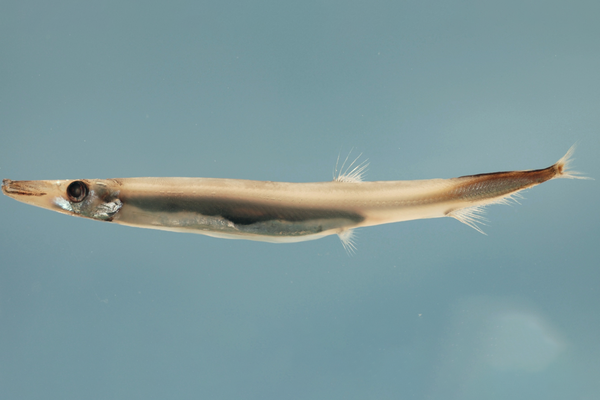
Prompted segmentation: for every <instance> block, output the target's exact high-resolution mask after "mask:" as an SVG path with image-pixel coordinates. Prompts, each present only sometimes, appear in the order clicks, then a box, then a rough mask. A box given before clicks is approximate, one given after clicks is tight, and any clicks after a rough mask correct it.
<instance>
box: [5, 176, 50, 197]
mask: <svg viewBox="0 0 600 400" xmlns="http://www.w3.org/2000/svg"><path fill="white" fill-rule="evenodd" d="M43 186H45V185H40V184H39V181H11V180H10V179H3V180H2V192H3V193H4V194H5V195H7V196H10V197H15V196H45V195H46V194H47V193H46V192H45V191H44V187H43Z"/></svg>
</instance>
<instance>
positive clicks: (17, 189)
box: [2, 179, 63, 210]
mask: <svg viewBox="0 0 600 400" xmlns="http://www.w3.org/2000/svg"><path fill="white" fill-rule="evenodd" d="M62 183H63V182H62V181H11V180H10V179H3V180H2V193H4V194H5V195H7V196H8V197H12V198H13V199H15V200H17V201H20V202H23V203H25V204H30V205H32V206H36V207H42V208H46V209H51V210H55V209H56V206H55V204H54V201H53V200H54V199H55V198H56V197H57V196H60V193H61V186H62Z"/></svg>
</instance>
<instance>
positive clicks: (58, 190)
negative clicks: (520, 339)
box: [2, 146, 589, 253]
mask: <svg viewBox="0 0 600 400" xmlns="http://www.w3.org/2000/svg"><path fill="white" fill-rule="evenodd" d="M574 150H575V146H573V147H571V148H570V149H569V151H568V152H567V153H566V154H565V155H564V156H563V157H562V158H561V159H560V160H558V162H556V163H555V164H553V165H551V166H550V167H548V168H543V169H536V170H523V171H508V172H493V173H484V174H477V175H467V176H461V177H458V178H450V179H427V180H409V181H372V182H368V181H364V180H363V176H364V172H365V170H366V168H367V166H368V163H366V161H363V162H362V163H358V162H357V160H358V158H357V159H355V160H354V161H353V162H352V163H350V165H349V166H348V167H346V168H345V167H344V166H345V164H346V161H347V160H348V157H347V158H346V160H345V161H344V164H342V167H341V168H340V170H339V171H340V172H339V173H338V172H337V171H338V169H337V164H336V169H335V171H336V172H334V179H333V180H332V181H328V182H313V183H296V182H272V181H256V180H243V179H221V178H150V177H148V178H118V179H70V180H33V181H12V180H10V179H4V180H3V181H2V192H3V193H4V194H5V195H7V196H9V197H11V198H13V199H15V200H17V201H20V202H23V203H25V204H29V205H32V206H36V207H41V208H45V209H48V210H52V211H57V212H60V213H63V214H67V215H72V216H76V217H83V218H89V219H93V220H97V221H104V222H110V223H114V224H119V225H126V226H132V227H139V228H149V229H159V230H164V231H173V232H190V233H199V234H203V235H208V236H213V237H217V238H226V239H247V240H257V241H265V242H273V243H292V242H301V241H306V240H313V239H319V238H322V237H325V236H329V235H334V234H337V235H338V236H339V237H340V239H341V241H342V244H343V246H344V248H345V249H346V251H348V252H349V253H353V252H354V251H355V250H356V244H355V236H354V232H355V229H356V228H361V227H368V226H375V225H382V224H388V223H395V222H402V221H410V220H417V219H427V218H440V217H452V218H454V219H456V220H458V221H460V222H462V223H464V224H466V225H468V226H470V227H472V228H474V229H476V230H477V231H479V232H481V233H484V232H483V230H482V229H481V225H482V224H484V220H485V219H484V217H483V213H484V208H485V207H486V206H489V205H492V204H508V203H511V202H512V201H513V200H516V199H517V198H518V197H519V196H520V194H519V192H521V191H523V190H525V189H529V188H531V187H533V186H536V185H539V184H540V183H543V182H546V181H549V180H552V179H557V178H570V179H589V178H588V177H586V176H583V175H582V174H580V173H579V172H576V171H573V170H572V169H571V162H572V160H573V158H572V155H573V152H574ZM338 163H339V157H338ZM336 173H337V175H336ZM484 234H485V233H484Z"/></svg>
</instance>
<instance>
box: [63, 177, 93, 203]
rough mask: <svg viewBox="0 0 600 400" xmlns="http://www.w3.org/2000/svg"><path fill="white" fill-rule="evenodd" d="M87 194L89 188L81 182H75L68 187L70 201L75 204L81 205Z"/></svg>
mask: <svg viewBox="0 0 600 400" xmlns="http://www.w3.org/2000/svg"><path fill="white" fill-rule="evenodd" d="M87 194H88V187H87V185H86V184H85V183H83V182H81V181H73V182H71V184H70V185H69V186H68V187H67V196H69V200H71V201H72V202H73V203H79V202H80V201H83V199H85V196H87Z"/></svg>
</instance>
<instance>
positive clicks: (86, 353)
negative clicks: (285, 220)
mask: <svg viewBox="0 0 600 400" xmlns="http://www.w3.org/2000/svg"><path fill="white" fill-rule="evenodd" d="M598 15H600V3H598V2H597V1H588V2H586V1H568V2H567V1H555V2H551V1H544V2H542V1H497V2H479V1H449V2H442V1H402V2H399V1H386V0H375V1H368V2H366V1H365V2H361V1H335V0H330V1H327V0H323V1H314V0H307V1H297V2H282V1H272V0H267V1H262V0H261V1H252V2H243V1H219V2H208V1H179V2H178V1H174V2H152V1H126V2H123V1H103V2H80V1H53V2H45V1H27V0H25V1H5V2H4V3H3V6H2V13H0V53H1V62H0V121H1V122H0V152H1V153H0V154H1V156H0V177H1V178H10V179H13V180H21V179H24V180H34V179H75V178H114V177H134V176H202V177H222V178H246V179H258V180H274V181H292V182H307V181H326V180H330V179H331V176H332V170H333V167H334V165H335V160H336V158H337V156H338V154H340V153H341V154H342V156H344V155H345V154H347V153H348V151H349V150H350V149H352V148H354V153H353V154H358V153H363V154H364V157H365V158H368V159H369V160H370V163H371V165H370V168H369V171H368V173H367V177H366V178H367V179H368V180H402V179H427V178H450V177H455V176H461V175H467V174H475V173H483V172H493V171H502V170H514V169H534V168H542V167H547V166H548V165H551V164H552V163H554V162H555V161H556V160H558V159H559V158H560V157H561V156H562V155H563V154H564V153H565V152H566V151H567V149H568V148H569V147H570V146H571V145H572V144H573V143H575V142H579V148H578V150H577V152H576V157H577V161H576V163H575V165H576V169H578V170H580V171H583V172H585V173H586V174H587V175H589V176H592V177H595V178H599V177H600V162H599V161H598V159H599V158H598V154H599V150H600V74H599V73H598V71H600V50H599V45H598V43H600V25H599V24H598ZM597 182H598V181H574V180H557V181H552V182H549V183H546V184H544V185H541V186H539V187H536V188H534V189H532V190H530V191H527V192H526V193H525V197H526V199H525V200H524V201H522V202H521V203H522V204H521V205H515V206H512V207H506V206H493V207H490V208H489V209H488V215H487V216H488V218H489V219H490V221H491V223H490V225H488V226H487V227H484V228H485V231H486V232H487V233H488V236H484V235H481V234H479V233H478V232H476V231H475V230H473V229H471V228H469V227H467V226H465V225H463V224H460V223H459V222H457V221H455V220H452V219H449V218H448V219H436V220H423V221H412V222H406V223H401V224H393V225H386V226H380V227H374V228H368V229H362V230H359V231H358V238H357V246H358V252H357V253H356V255H354V256H353V257H349V256H348V255H346V253H345V251H344V249H343V247H342V246H341V244H340V243H339V240H338V238H337V237H335V236H333V237H328V238H325V239H322V240H319V241H312V242H305V243H298V244H268V243H257V242H246V241H233V240H219V239H214V238H209V237H204V236H200V235H189V234H188V235H186V234H176V233H168V232H161V231H152V230H144V229H133V228H128V227H122V226H116V225H111V224H102V223H98V222H95V221H89V220H84V219H80V218H68V217H66V216H64V215H60V214H58V213H52V212H49V211H46V210H42V209H37V208H33V207H28V206H26V205H23V204H21V203H18V202H16V201H14V200H11V199H9V198H8V197H5V196H1V197H0V218H1V223H0V398H3V399H16V398H19V399H39V398H43V399H165V398H172V399H398V398H407V399H408V398H411V399H444V400H446V399H484V398H485V399H508V398H510V399H534V398H538V399H541V398H543V399H567V398H568V399H594V398H600V379H598V377H599V376H600V342H599V341H598V338H599V332H600V289H599V288H600V272H599V267H600V256H599V251H598V248H599V245H600V217H599V213H598V204H599V203H598V201H599V192H600V191H599V188H598V183H597Z"/></svg>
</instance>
